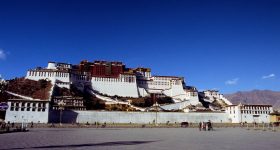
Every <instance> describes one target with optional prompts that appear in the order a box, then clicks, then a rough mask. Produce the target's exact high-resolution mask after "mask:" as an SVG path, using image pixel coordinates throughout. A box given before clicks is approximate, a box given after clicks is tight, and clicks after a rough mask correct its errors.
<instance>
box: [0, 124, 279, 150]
mask: <svg viewBox="0 0 280 150" xmlns="http://www.w3.org/2000/svg"><path fill="white" fill-rule="evenodd" d="M279 139H280V132H279V131H278V132H272V131H262V130H257V131H256V130H246V129H241V128H217V129H215V131H199V130H198V129H194V128H116V129H114V128H98V129H96V128H36V129H31V130H30V131H29V132H17V133H6V134H0V149H1V150H2V149H7V150H16V149H98V150H99V149H100V150H103V149H110V150H111V149H112V150H126V149H138V150H150V149H151V150H153V149H155V150H157V149H160V150H173V149H178V150H181V149H182V150H183V149H184V150H204V149H205V150H206V149H207V150H245V149H246V150H276V149H280V142H279Z"/></svg>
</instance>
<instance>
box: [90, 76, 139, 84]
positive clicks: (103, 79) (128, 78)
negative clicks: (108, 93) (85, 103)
mask: <svg viewBox="0 0 280 150" xmlns="http://www.w3.org/2000/svg"><path fill="white" fill-rule="evenodd" d="M94 81H103V82H104V81H105V82H130V83H131V82H135V78H134V77H123V78H121V79H120V78H94Z"/></svg>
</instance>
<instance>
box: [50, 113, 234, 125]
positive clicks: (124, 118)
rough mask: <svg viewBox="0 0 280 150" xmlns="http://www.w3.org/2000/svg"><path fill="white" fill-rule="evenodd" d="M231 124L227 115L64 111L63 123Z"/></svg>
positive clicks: (52, 119)
mask: <svg viewBox="0 0 280 150" xmlns="http://www.w3.org/2000/svg"><path fill="white" fill-rule="evenodd" d="M49 118H50V120H49V122H50V123H58V122H59V111H51V112H50V116H49ZM208 120H211V121H212V122H216V123H221V122H223V123H226V122H229V118H228V115H227V114H226V113H181V112H157V113H156V112H118V111H117V112H108V111H63V112H62V122H63V123H76V122H79V123H86V122H89V123H94V122H99V123H104V122H106V123H130V122H131V123H147V124H148V123H153V122H155V121H157V122H158V123H166V122H167V121H169V122H170V123H175V122H177V123H178V122H184V121H187V122H193V123H195V122H196V123H197V122H200V121H208Z"/></svg>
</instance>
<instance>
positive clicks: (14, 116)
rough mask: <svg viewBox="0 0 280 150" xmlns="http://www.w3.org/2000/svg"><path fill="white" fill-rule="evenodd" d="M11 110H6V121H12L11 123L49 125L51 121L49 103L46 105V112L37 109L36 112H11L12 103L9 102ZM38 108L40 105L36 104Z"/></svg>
mask: <svg viewBox="0 0 280 150" xmlns="http://www.w3.org/2000/svg"><path fill="white" fill-rule="evenodd" d="M8 105H9V109H7V110H6V116H5V121H6V122H8V121H10V122H11V123H12V122H14V123H21V122H34V123H38V122H40V123H48V119H49V103H46V109H45V111H38V109H37V108H36V110H35V111H32V110H30V111H26V109H25V111H21V109H19V110H18V111H15V110H14V111H11V110H10V108H11V102H8ZM36 105H37V106H38V103H37V104H36Z"/></svg>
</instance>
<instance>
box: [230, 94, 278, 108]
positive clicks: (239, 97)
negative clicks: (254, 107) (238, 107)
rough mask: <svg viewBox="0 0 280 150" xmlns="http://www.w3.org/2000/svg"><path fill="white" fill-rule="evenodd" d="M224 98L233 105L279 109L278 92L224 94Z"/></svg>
mask: <svg viewBox="0 0 280 150" xmlns="http://www.w3.org/2000/svg"><path fill="white" fill-rule="evenodd" d="M225 97H226V98H227V99H228V100H230V101H231V102H232V103H233V104H238V103H240V102H241V103H247V104H270V105H273V107H274V108H276V109H280V92H279V91H270V90H253V91H240V92H236V93H233V94H226V95H225Z"/></svg>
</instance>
